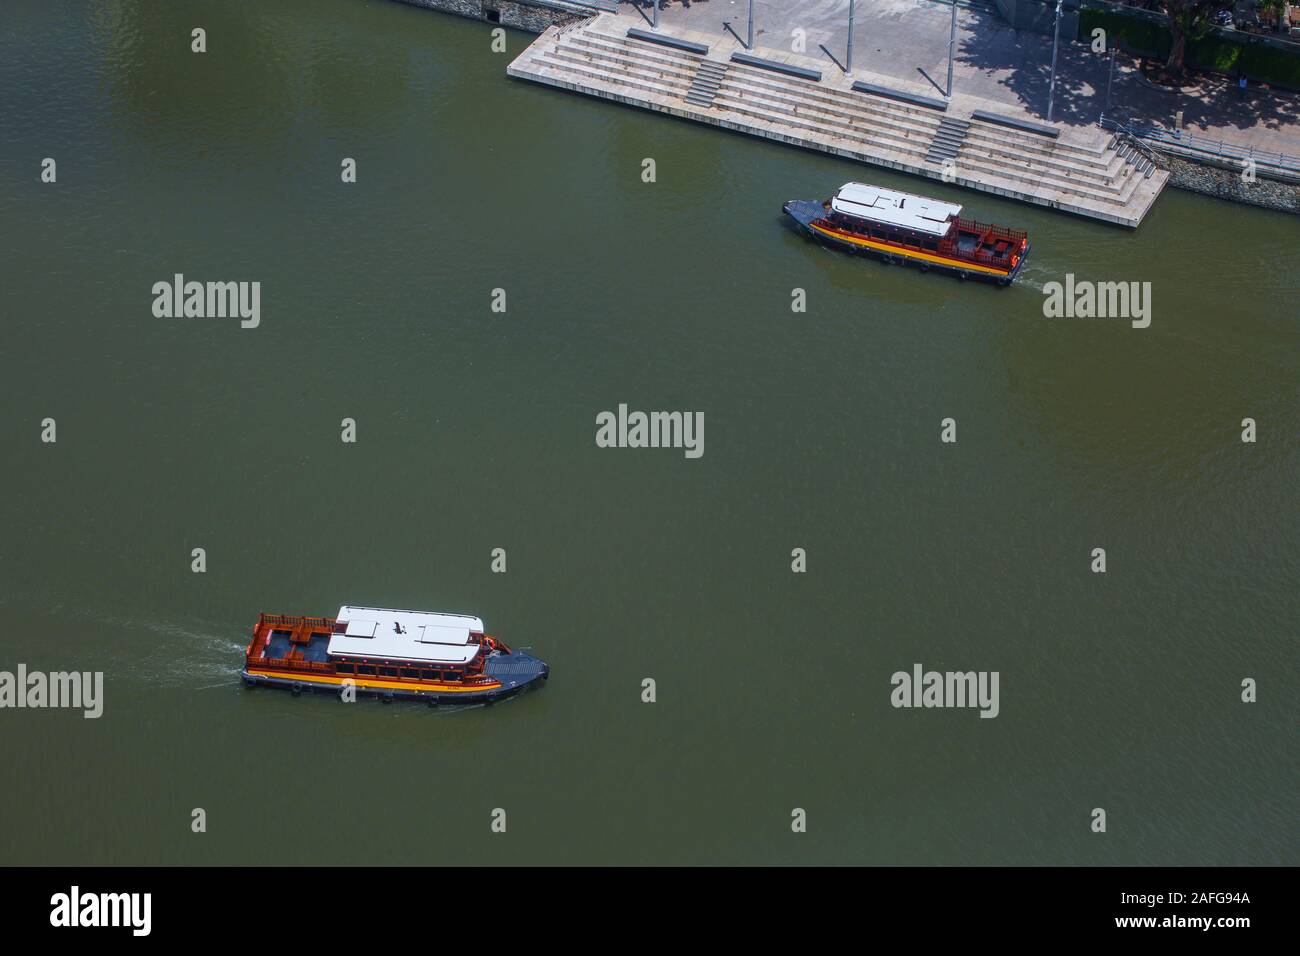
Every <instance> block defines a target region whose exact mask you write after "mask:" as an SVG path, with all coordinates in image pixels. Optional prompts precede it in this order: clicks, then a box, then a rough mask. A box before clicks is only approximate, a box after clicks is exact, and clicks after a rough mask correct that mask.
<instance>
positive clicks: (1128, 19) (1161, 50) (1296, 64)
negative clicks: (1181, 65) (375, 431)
mask: <svg viewBox="0 0 1300 956" xmlns="http://www.w3.org/2000/svg"><path fill="white" fill-rule="evenodd" d="M1097 27H1101V29H1103V30H1105V31H1106V38H1107V42H1108V43H1114V42H1115V41H1116V40H1119V41H1121V42H1122V43H1123V45H1124V49H1125V50H1127V51H1129V52H1131V53H1138V54H1141V55H1143V56H1149V57H1158V58H1159V59H1161V60H1163V59H1165V58H1166V57H1168V56H1169V48H1170V46H1171V45H1172V44H1173V38H1172V37H1171V36H1170V34H1169V28H1168V27H1167V26H1166V25H1165V24H1163V23H1155V22H1152V21H1151V20H1148V19H1146V18H1145V17H1138V16H1128V15H1126V14H1123V13H1116V12H1114V11H1112V10H1098V9H1096V8H1093V7H1085V8H1084V9H1082V10H1080V11H1079V41H1080V42H1081V43H1088V42H1090V40H1091V37H1092V31H1093V30H1094V29H1095V28H1097ZM1187 62H1188V63H1189V64H1191V65H1192V66H1195V67H1199V68H1200V69H1203V70H1215V71H1217V72H1219V73H1229V74H1235V73H1236V72H1237V71H1238V70H1244V71H1245V72H1246V75H1247V76H1249V77H1250V78H1251V79H1252V80H1259V81H1262V82H1265V83H1276V84H1277V85H1278V86H1285V87H1288V88H1290V89H1300V53H1291V52H1289V51H1287V50H1281V49H1278V48H1277V47H1274V46H1269V45H1268V44H1266V43H1252V42H1250V41H1249V40H1234V39H1231V38H1229V37H1225V36H1224V35H1223V34H1221V33H1209V34H1206V35H1205V36H1203V37H1201V38H1200V39H1198V40H1189V41H1188V43H1187Z"/></svg>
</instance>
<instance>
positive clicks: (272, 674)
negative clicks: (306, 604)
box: [243, 605, 551, 704]
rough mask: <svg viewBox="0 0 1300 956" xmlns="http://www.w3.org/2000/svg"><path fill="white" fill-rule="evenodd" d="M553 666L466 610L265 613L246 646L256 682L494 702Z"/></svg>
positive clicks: (534, 683) (247, 672)
mask: <svg viewBox="0 0 1300 956" xmlns="http://www.w3.org/2000/svg"><path fill="white" fill-rule="evenodd" d="M550 673H551V669H550V668H549V667H548V666H547V665H546V664H545V663H544V662H543V661H540V660H538V659H537V658H536V657H533V656H531V655H530V654H525V653H523V652H522V651H515V650H511V649H510V648H509V647H507V646H506V645H505V644H504V643H502V642H501V641H499V640H497V639H496V638H494V637H489V636H488V635H487V634H485V633H484V632H483V622H482V621H481V620H479V619H478V618H476V617H469V616H467V615H463V614H437V613H432V612H428V611H399V610H394V609H393V608H379V607H351V606H349V605H345V606H343V607H341V608H339V613H338V616H337V617H287V616H285V615H282V614H262V615H260V616H259V617H258V621H257V624H256V625H255V626H254V627H253V637H252V640H251V641H249V643H248V646H247V647H246V648H245V649H244V669H243V678H244V681H245V682H246V683H248V684H249V685H252V686H257V685H266V686H271V687H284V688H288V689H290V690H293V691H294V692H295V693H298V692H300V691H303V690H318V691H327V692H330V693H338V692H339V691H340V690H341V689H342V688H343V687H345V686H347V685H348V682H351V686H353V687H355V689H356V692H357V693H359V694H361V693H364V694H373V695H376V696H379V697H383V698H385V699H388V700H392V699H395V698H412V699H419V700H424V701H427V702H428V703H430V704H450V703H456V704H469V703H484V702H486V703H492V702H494V701H496V700H500V699H502V698H505V697H510V696H512V695H514V694H517V693H519V692H520V691H522V690H525V689H527V688H530V687H539V686H541V684H542V683H543V682H544V681H545V680H546V679H547V678H548V677H549V676H550Z"/></svg>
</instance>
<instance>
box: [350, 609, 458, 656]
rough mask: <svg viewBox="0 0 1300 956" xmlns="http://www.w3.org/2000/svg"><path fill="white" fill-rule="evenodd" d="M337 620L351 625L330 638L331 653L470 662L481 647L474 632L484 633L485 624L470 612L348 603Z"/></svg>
mask: <svg viewBox="0 0 1300 956" xmlns="http://www.w3.org/2000/svg"><path fill="white" fill-rule="evenodd" d="M335 620H336V621H338V622H339V623H340V624H342V623H346V625H347V626H346V628H345V629H344V631H343V633H342V634H335V635H333V636H332V637H330V645H329V654H330V656H331V657H333V656H335V655H338V656H342V657H372V658H378V659H381V660H388V661H418V662H421V663H435V664H468V663H469V662H470V661H472V660H473V659H474V655H475V654H477V653H478V651H479V645H478V644H477V643H471V642H470V635H471V634H482V633H483V622H482V621H481V620H479V619H478V618H476V617H470V616H469V615H467V614H438V613H434V612H432V611H400V610H397V609H395V608H389V607H353V606H351V605H350V604H345V605H344V606H343V607H341V608H339V613H338V614H337V615H336V617H335Z"/></svg>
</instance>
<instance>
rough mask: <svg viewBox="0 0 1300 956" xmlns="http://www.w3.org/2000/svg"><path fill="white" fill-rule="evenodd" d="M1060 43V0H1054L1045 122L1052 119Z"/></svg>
mask: <svg viewBox="0 0 1300 956" xmlns="http://www.w3.org/2000/svg"><path fill="white" fill-rule="evenodd" d="M1060 43H1061V0H1056V32H1055V35H1054V36H1053V37H1052V79H1051V81H1050V82H1049V83H1048V86H1047V122H1049V123H1050V122H1051V121H1052V105H1053V102H1054V100H1055V99H1056V48H1057V47H1058V46H1059V45H1060Z"/></svg>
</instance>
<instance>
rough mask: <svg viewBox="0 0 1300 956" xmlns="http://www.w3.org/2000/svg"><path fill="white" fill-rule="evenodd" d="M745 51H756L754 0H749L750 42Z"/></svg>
mask: <svg viewBox="0 0 1300 956" xmlns="http://www.w3.org/2000/svg"><path fill="white" fill-rule="evenodd" d="M745 49H746V50H752V49H754V0H749V42H748V43H746V44H745Z"/></svg>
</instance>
